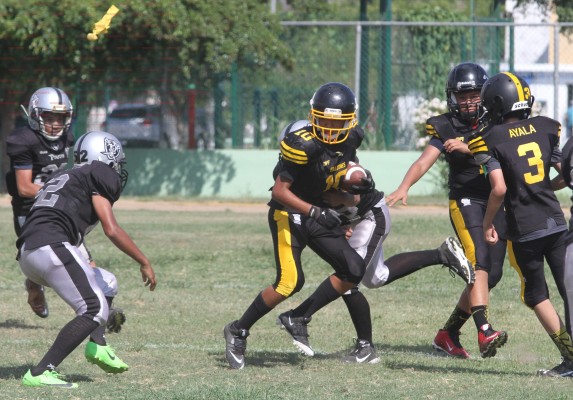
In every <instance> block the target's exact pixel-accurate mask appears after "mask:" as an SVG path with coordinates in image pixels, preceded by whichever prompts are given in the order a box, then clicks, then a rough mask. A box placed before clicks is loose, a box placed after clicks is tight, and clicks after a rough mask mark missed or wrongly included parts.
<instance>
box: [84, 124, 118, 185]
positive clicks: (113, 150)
mask: <svg viewBox="0 0 573 400" xmlns="http://www.w3.org/2000/svg"><path fill="white" fill-rule="evenodd" d="M94 161H101V162H103V163H104V164H106V165H108V166H110V167H111V168H113V169H114V170H115V171H116V172H117V173H118V174H119V175H120V177H121V183H122V188H123V187H125V185H126V184H127V178H128V173H127V171H126V170H125V168H124V166H125V153H124V152H123V147H122V146H121V143H120V142H119V140H117V138H116V137H115V136H114V135H112V134H111V133H108V132H103V131H91V132H88V133H86V134H84V135H82V136H81V137H80V138H79V139H78V140H77V142H76V144H75V146H74V164H75V165H84V164H91V163H92V162H94Z"/></svg>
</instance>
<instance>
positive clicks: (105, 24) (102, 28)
mask: <svg viewBox="0 0 573 400" xmlns="http://www.w3.org/2000/svg"><path fill="white" fill-rule="evenodd" d="M118 12H119V8H117V7H116V6H114V5H112V6H111V7H110V8H109V10H107V12H106V13H105V15H104V16H103V18H102V19H100V20H99V21H98V22H96V23H95V24H94V29H93V31H91V32H90V33H88V40H91V41H95V40H97V35H99V34H101V33H105V32H107V28H109V25H110V24H111V19H112V18H113V17H114V16H115V14H117V13H118Z"/></svg>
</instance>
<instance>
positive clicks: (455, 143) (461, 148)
mask: <svg viewBox="0 0 573 400" xmlns="http://www.w3.org/2000/svg"><path fill="white" fill-rule="evenodd" d="M444 150H445V151H446V153H453V152H454V151H457V152H459V153H463V154H468V155H470V156H471V155H472V152H471V151H470V149H469V147H468V145H467V144H466V143H464V142H462V141H461V140H458V139H448V140H446V141H445V142H444Z"/></svg>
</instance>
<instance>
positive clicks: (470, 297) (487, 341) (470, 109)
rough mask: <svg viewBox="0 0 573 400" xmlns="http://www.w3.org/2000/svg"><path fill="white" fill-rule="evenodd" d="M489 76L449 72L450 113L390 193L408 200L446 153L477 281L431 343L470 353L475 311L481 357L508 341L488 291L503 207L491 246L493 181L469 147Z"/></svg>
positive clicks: (461, 233)
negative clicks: (485, 227)
mask: <svg viewBox="0 0 573 400" xmlns="http://www.w3.org/2000/svg"><path fill="white" fill-rule="evenodd" d="M486 80H487V74H486V72H485V70H484V69H483V68H482V67H481V66H480V65H478V64H475V63H471V62H465V63H461V64H458V65H456V66H455V67H454V68H452V70H451V71H450V72H449V74H448V79H447V82H446V97H447V104H448V112H447V113H445V114H441V115H437V116H434V117H431V118H429V119H428V121H427V122H426V132H427V133H428V134H429V135H430V136H431V139H430V142H429V143H428V146H426V148H425V149H424V151H423V152H422V155H421V156H420V157H419V158H418V159H417V160H416V161H415V162H414V163H413V164H412V166H410V168H409V169H408V172H406V175H405V176H404V179H403V180H402V183H401V184H400V186H399V187H398V189H396V191H394V192H393V193H391V194H390V195H388V196H387V197H386V200H387V202H388V205H389V206H393V205H394V204H396V202H398V201H399V200H401V201H402V204H404V205H405V204H407V199H408V190H409V189H410V187H412V185H414V184H415V183H416V182H417V181H418V180H419V179H420V178H421V177H422V176H424V174H425V173H426V172H428V170H429V169H430V168H431V167H432V165H434V164H435V163H436V161H437V160H438V158H440V156H441V155H442V154H444V155H445V160H446V161H447V162H448V166H449V176H448V187H449V213H450V221H451V223H452V226H453V228H454V231H455V232H456V235H457V237H458V238H459V239H460V242H461V244H462V247H463V248H464V251H465V254H466V256H467V258H468V259H469V260H470V262H471V263H472V265H473V266H474V268H475V282H474V283H473V284H472V285H468V286H467V287H466V288H465V289H464V291H463V292H462V294H461V296H460V298H459V300H458V303H457V305H456V307H455V308H454V311H453V312H452V314H451V315H450V317H449V318H448V320H447V321H446V323H445V325H444V327H443V328H442V329H440V330H438V333H437V335H436V337H435V338H434V341H433V343H432V345H433V347H434V348H435V349H436V350H438V351H441V352H444V353H445V354H449V355H451V356H454V357H459V358H468V357H469V353H468V352H467V351H466V349H464V347H463V346H462V345H461V343H460V329H461V328H462V326H463V325H464V324H465V322H466V321H467V320H468V319H469V318H470V317H471V316H473V320H474V323H475V325H476V328H477V339H478V340H477V341H478V347H479V351H480V353H481V356H482V357H484V358H485V357H493V356H495V354H496V353H497V349H498V348H499V347H501V346H503V345H504V344H505V343H506V341H507V333H506V332H504V331H496V330H494V329H493V327H492V325H491V322H490V321H489V290H491V289H492V288H494V287H495V286H496V284H497V283H498V282H499V280H500V279H501V276H502V271H503V263H504V260H505V252H506V242H505V240H503V239H501V238H503V237H504V233H503V232H504V227H505V220H504V215H503V212H504V211H503V209H501V210H500V211H499V212H498V214H497V215H496V221H495V224H496V227H497V228H498V231H499V232H500V234H501V238H500V239H501V240H499V242H498V243H497V244H496V245H495V246H488V245H487V244H486V242H485V240H484V238H483V232H482V228H481V227H482V221H483V217H484V214H485V210H486V204H487V199H488V196H489V192H490V185H489V182H488V181H487V179H485V177H484V176H483V173H482V171H481V169H480V167H479V165H478V163H477V162H476V161H475V160H474V159H473V157H472V154H471V152H470V151H469V149H468V145H467V143H468V139H469V137H470V136H471V135H472V134H473V133H474V132H476V131H477V130H479V129H481V127H482V126H483V125H482V123H481V120H480V118H479V117H480V113H481V111H482V110H481V105H480V90H481V88H482V87H483V85H484V83H485V82H486Z"/></svg>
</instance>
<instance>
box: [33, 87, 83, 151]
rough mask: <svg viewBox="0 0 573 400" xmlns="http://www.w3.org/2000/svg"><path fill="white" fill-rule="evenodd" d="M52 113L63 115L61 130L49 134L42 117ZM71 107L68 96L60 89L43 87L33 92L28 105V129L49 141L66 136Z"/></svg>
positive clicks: (70, 120)
mask: <svg viewBox="0 0 573 400" xmlns="http://www.w3.org/2000/svg"><path fill="white" fill-rule="evenodd" d="M45 113H53V114H60V115H64V117H65V118H64V124H63V126H62V129H61V130H59V131H56V132H52V134H49V133H48V132H46V123H45V121H44V118H43V115H44V116H45ZM72 115H73V107H72V103H71V102H70V99H69V98H68V95H67V94H66V93H64V91H63V90H62V89H58V88H55V87H43V88H40V89H38V90H36V91H35V92H34V94H32V97H30V103H29V104H28V124H29V125H30V128H32V129H33V130H35V131H37V132H39V133H40V134H41V135H42V136H44V137H45V138H46V139H48V140H50V141H55V140H58V139H59V138H60V137H61V136H62V135H64V134H67V133H68V131H69V130H70V127H71V125H72Z"/></svg>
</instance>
